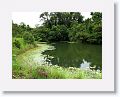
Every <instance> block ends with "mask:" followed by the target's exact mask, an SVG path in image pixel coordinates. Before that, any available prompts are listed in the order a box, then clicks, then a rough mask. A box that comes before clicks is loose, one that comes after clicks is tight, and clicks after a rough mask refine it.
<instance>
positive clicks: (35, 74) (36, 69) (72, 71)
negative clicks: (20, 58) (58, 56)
mask: <svg viewBox="0 0 120 97" xmlns="http://www.w3.org/2000/svg"><path fill="white" fill-rule="evenodd" d="M13 78H15V79H22V78H24V79H101V78H102V74H101V73H99V72H97V71H95V70H82V69H80V68H75V67H69V68H64V67H60V66H57V65H37V64H34V65H33V66H30V65H28V64H26V65H19V63H17V62H16V63H15V64H13Z"/></svg>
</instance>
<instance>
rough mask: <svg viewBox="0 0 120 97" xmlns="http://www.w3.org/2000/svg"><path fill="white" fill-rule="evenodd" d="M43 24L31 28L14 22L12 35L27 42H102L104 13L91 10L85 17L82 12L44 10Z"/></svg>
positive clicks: (41, 18) (41, 19) (41, 16)
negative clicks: (49, 11)
mask: <svg viewBox="0 0 120 97" xmlns="http://www.w3.org/2000/svg"><path fill="white" fill-rule="evenodd" d="M30 21H31V20H30ZM40 21H42V22H43V24H42V25H40V26H39V25H36V27H35V28H31V27H30V26H29V25H26V24H24V23H21V24H19V25H18V24H15V23H13V22H12V36H13V37H16V38H24V39H25V40H26V42H27V43H29V44H31V43H33V42H34V41H40V42H59V41H72V42H85V43H91V44H102V13H100V12H91V18H88V19H85V20H84V16H82V15H81V13H80V12H51V13H48V12H44V13H42V14H40Z"/></svg>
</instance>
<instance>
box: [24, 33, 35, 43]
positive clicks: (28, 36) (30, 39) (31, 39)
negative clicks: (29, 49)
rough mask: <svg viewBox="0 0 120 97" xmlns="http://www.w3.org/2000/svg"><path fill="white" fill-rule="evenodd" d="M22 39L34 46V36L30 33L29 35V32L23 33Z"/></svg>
mask: <svg viewBox="0 0 120 97" xmlns="http://www.w3.org/2000/svg"><path fill="white" fill-rule="evenodd" d="M23 39H24V40H25V42H26V43H28V44H34V41H35V39H34V36H33V35H32V34H31V33H29V32H25V33H24V34H23Z"/></svg>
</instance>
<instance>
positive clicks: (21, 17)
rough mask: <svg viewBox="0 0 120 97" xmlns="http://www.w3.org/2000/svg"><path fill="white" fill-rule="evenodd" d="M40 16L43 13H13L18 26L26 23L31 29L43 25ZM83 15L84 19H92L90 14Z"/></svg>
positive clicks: (83, 13) (84, 13)
mask: <svg viewBox="0 0 120 97" xmlns="http://www.w3.org/2000/svg"><path fill="white" fill-rule="evenodd" d="M40 14H41V12H13V13H12V20H13V22H14V23H17V24H20V23H21V22H24V23H25V24H26V25H29V26H30V27H35V25H36V24H42V22H41V21H40V18H39V16H40ZM81 14H82V15H83V16H84V19H86V18H90V17H91V16H90V12H81Z"/></svg>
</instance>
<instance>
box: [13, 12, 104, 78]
mask: <svg viewBox="0 0 120 97" xmlns="http://www.w3.org/2000/svg"><path fill="white" fill-rule="evenodd" d="M40 21H43V24H42V25H36V27H35V28H31V27H30V26H29V25H26V24H24V23H23V22H22V23H21V24H16V23H14V22H12V37H13V38H12V53H13V54H12V58H13V59H12V61H13V63H12V65H13V78H101V73H98V74H97V73H96V72H92V71H88V72H86V71H82V70H80V69H76V68H75V69H74V70H71V69H69V68H63V67H59V68H58V67H56V66H46V65H44V66H43V65H42V66H40V67H36V66H35V67H31V66H29V64H27V63H26V64H24V66H23V65H21V63H20V62H18V60H17V56H19V54H21V53H24V52H25V51H27V50H29V49H31V48H34V47H36V46H37V45H36V42H49V43H50V42H60V41H70V42H84V43H90V44H102V13H100V12H91V18H88V19H84V16H82V15H81V13H79V12H51V13H48V12H44V13H42V14H40ZM48 68H51V69H48ZM61 71H62V72H61ZM70 72H71V73H72V74H71V75H69V74H70ZM42 73H45V74H43V75H41V74H42ZM90 73H91V75H94V76H92V77H90V75H89V74H90ZM46 74H47V77H46ZM57 74H58V75H57Z"/></svg>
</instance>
